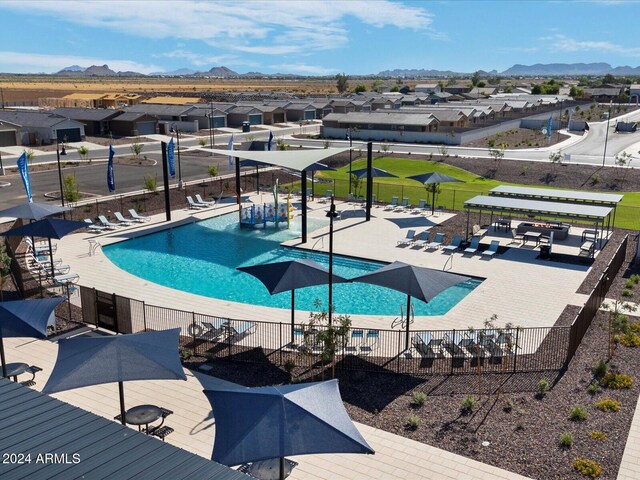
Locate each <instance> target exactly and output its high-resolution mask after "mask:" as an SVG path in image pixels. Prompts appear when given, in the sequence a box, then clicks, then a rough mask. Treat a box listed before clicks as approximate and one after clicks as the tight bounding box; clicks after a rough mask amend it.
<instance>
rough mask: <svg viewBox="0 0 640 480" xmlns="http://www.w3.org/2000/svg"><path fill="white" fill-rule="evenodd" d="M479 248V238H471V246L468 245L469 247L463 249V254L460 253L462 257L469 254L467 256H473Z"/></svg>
mask: <svg viewBox="0 0 640 480" xmlns="http://www.w3.org/2000/svg"><path fill="white" fill-rule="evenodd" d="M479 246H480V237H472V238H471V244H470V245H469V247H467V248H465V249H464V252H462V254H463V255H466V254H469V255H473V254H475V253H476V252H477V251H478V247H479Z"/></svg>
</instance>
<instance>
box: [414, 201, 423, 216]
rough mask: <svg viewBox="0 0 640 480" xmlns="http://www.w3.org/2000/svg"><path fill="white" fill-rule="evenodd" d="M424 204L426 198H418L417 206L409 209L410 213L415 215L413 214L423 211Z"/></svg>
mask: <svg viewBox="0 0 640 480" xmlns="http://www.w3.org/2000/svg"><path fill="white" fill-rule="evenodd" d="M425 205H426V200H422V199H420V200H419V201H418V206H417V207H415V208H414V209H413V210H411V213H412V214H414V215H415V214H418V213H422V212H424V211H425Z"/></svg>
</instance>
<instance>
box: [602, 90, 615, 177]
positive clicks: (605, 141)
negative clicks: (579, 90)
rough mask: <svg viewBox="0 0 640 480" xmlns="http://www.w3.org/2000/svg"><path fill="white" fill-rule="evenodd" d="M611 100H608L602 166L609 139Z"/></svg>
mask: <svg viewBox="0 0 640 480" xmlns="http://www.w3.org/2000/svg"><path fill="white" fill-rule="evenodd" d="M612 103H613V100H611V101H610V102H609V116H608V117H607V132H606V134H605V136H604V152H603V153H602V166H603V167H604V161H605V159H606V158H607V140H609V122H610V121H611V104H612Z"/></svg>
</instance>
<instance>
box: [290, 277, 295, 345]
mask: <svg viewBox="0 0 640 480" xmlns="http://www.w3.org/2000/svg"><path fill="white" fill-rule="evenodd" d="M295 324H296V289H295V288H294V289H292V290H291V344H292V345H293V342H294V335H293V331H294V329H295Z"/></svg>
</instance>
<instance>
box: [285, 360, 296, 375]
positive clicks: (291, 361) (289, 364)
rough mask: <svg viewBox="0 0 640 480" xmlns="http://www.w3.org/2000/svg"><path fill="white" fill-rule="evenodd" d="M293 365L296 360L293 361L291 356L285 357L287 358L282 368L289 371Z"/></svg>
mask: <svg viewBox="0 0 640 480" xmlns="http://www.w3.org/2000/svg"><path fill="white" fill-rule="evenodd" d="M295 367H296V362H294V361H293V360H292V359H291V358H287V360H286V361H285V362H284V369H285V370H286V372H287V373H291V372H292V371H293V369H294V368H295Z"/></svg>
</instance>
